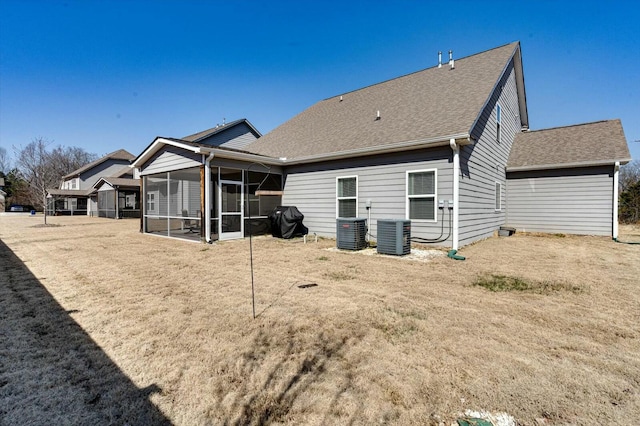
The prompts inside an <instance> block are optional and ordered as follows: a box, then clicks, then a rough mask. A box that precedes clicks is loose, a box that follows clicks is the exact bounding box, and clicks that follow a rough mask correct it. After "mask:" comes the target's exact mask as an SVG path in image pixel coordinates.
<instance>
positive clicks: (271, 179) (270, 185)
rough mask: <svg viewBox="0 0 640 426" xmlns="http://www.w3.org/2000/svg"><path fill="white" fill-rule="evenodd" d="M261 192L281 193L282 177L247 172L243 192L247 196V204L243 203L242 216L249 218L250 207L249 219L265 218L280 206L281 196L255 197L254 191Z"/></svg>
mask: <svg viewBox="0 0 640 426" xmlns="http://www.w3.org/2000/svg"><path fill="white" fill-rule="evenodd" d="M258 188H260V190H261V191H281V190H282V176H280V175H277V174H268V173H262V172H253V171H251V172H249V178H248V184H247V185H245V191H247V192H248V194H249V204H247V203H245V207H244V214H245V216H247V217H248V216H249V207H251V217H257V216H267V215H268V214H269V213H271V212H272V211H273V209H275V208H276V207H278V206H280V205H282V196H280V195H260V196H257V195H256V190H258Z"/></svg>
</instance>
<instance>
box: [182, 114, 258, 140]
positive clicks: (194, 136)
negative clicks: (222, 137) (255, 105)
mask: <svg viewBox="0 0 640 426" xmlns="http://www.w3.org/2000/svg"><path fill="white" fill-rule="evenodd" d="M240 123H246V124H247V126H249V128H250V129H251V131H252V132H253V133H254V135H255V136H256V137H258V138H259V137H260V136H262V134H261V133H260V132H259V131H258V130H257V129H256V128H255V127H253V125H252V124H251V123H249V120H247V119H246V118H241V119H239V120H235V121H231V122H229V123H226V124H219V125H217V126H216V127H212V128H211V129H207V130H203V131H201V132H198V133H194V134H192V135H188V136H185V137H183V138H182V140H184V141H188V142H199V141H201V140H203V139H206V138H208V137H210V136H213V135H215V134H216V133H221V132H222V131H226V130H228V129H230V128H231V127H234V126H237V125H238V124H240Z"/></svg>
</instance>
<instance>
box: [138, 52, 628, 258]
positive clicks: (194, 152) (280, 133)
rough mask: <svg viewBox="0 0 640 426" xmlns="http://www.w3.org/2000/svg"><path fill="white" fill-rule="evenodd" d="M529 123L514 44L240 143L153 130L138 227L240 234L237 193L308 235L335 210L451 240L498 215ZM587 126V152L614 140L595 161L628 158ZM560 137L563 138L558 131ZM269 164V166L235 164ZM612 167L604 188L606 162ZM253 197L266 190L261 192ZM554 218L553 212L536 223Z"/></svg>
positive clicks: (498, 222)
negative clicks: (276, 209)
mask: <svg viewBox="0 0 640 426" xmlns="http://www.w3.org/2000/svg"><path fill="white" fill-rule="evenodd" d="M617 125H618V127H620V131H621V126H620V124H619V122H617ZM613 127H615V126H613ZM528 128H529V119H528V112H527V103H526V95H525V87H524V75H523V69H522V58H521V51H520V44H519V43H518V42H515V43H510V44H507V45H505V46H501V47H498V48H495V49H491V50H488V51H486V52H482V53H479V54H476V55H472V56H469V57H466V58H462V59H459V60H456V61H455V62H454V61H453V59H450V61H449V62H448V63H446V64H439V65H438V66H435V67H432V68H428V69H425V70H423V71H419V72H416V73H412V74H409V75H405V76H402V77H399V78H395V79H392V80H388V81H385V82H382V83H379V84H374V85H371V86H368V87H365V88H363V89H359V90H355V91H352V92H348V93H344V94H342V95H339V96H334V97H331V98H328V99H325V100H323V101H320V102H318V103H317V104H315V105H313V106H311V107H310V108H308V109H307V110H305V111H303V112H302V113H300V114H298V115H297V116H295V117H293V118H292V119H291V120H289V121H287V122H286V123H284V124H283V125H281V126H279V127H278V128H276V129H275V130H273V131H272V132H270V133H269V134H267V135H265V136H263V137H261V138H259V139H256V140H255V141H254V142H253V143H250V144H248V145H244V146H242V147H230V146H224V145H220V146H219V147H212V146H206V145H202V144H200V143H198V142H197V141H196V142H193V141H192V142H189V141H186V140H185V139H186V138H183V139H182V140H179V139H170V138H157V139H156V140H155V141H154V142H153V143H152V144H151V145H150V146H149V147H148V148H147V149H146V150H145V151H144V152H143V153H142V154H141V155H140V156H139V157H138V158H137V159H136V160H135V161H134V163H133V164H134V166H135V167H139V168H140V169H141V175H142V176H143V182H144V184H143V185H144V186H143V193H144V197H146V200H147V203H146V206H145V212H144V217H145V222H144V224H143V225H144V226H143V230H144V232H149V233H160V234H162V235H168V236H180V235H184V234H185V229H186V228H185V226H184V223H183V222H181V218H182V217H184V216H188V217H190V218H196V220H200V218H205V223H204V226H201V227H200V228H199V231H200V233H199V236H200V237H201V238H203V239H205V240H208V241H210V240H213V239H217V238H220V239H224V238H238V237H242V236H244V235H246V234H247V231H246V225H245V222H247V219H246V218H247V217H248V216H249V213H250V212H249V209H248V208H247V205H246V202H245V201H244V200H245V198H246V195H245V194H246V193H247V192H248V193H249V204H251V205H255V206H256V208H253V207H251V212H254V211H256V210H258V211H259V214H260V216H263V217H264V216H266V213H265V212H266V206H269V205H271V204H273V203H276V204H277V203H280V202H281V203H282V204H283V205H295V206H297V207H298V209H299V210H300V211H301V212H302V213H303V214H304V215H305V219H304V223H305V225H306V226H307V227H309V229H310V231H311V232H314V233H317V234H318V235H322V236H329V237H335V235H336V219H337V218H338V217H364V218H367V219H368V226H369V231H370V233H371V235H372V236H373V238H375V235H376V233H377V220H379V219H410V220H411V223H412V225H411V234H412V238H415V240H416V241H419V242H425V243H434V244H439V245H443V246H450V247H452V248H454V249H457V248H458V247H459V246H462V245H465V244H469V243H471V242H473V241H477V240H479V239H482V238H486V237H489V236H491V235H493V234H494V232H495V231H496V230H497V229H498V228H499V227H500V226H502V225H505V224H506V223H507V222H508V213H509V212H512V210H510V209H509V207H508V206H509V203H510V195H509V188H510V184H509V181H508V179H507V178H508V177H509V178H511V177H513V179H514V180H515V179H517V178H518V177H519V176H518V175H516V172H517V171H518V169H517V167H518V166H517V163H516V160H515V157H513V158H512V159H510V158H511V157H510V155H511V154H512V145H513V144H514V140H517V141H518V144H517V145H518V146H520V142H519V141H520V140H524V142H523V144H524V145H527V142H526V140H527V138H528V137H529V135H535V134H536V133H538V132H528ZM608 130H609V131H613V130H612V128H609V129H608ZM549 132H552V130H549ZM616 132H617V130H616ZM572 137H573V136H572V134H571V133H568V134H565V133H563V134H562V138H569V139H571V138H572ZM593 137H594V138H595V139H594V141H593V142H594V143H596V144H597V146H598V147H599V148H598V149H600V148H601V147H603V146H609V145H610V144H614V145H615V146H616V148H615V149H611V150H608V149H606V150H605V149H603V150H601V151H602V152H603V153H604V157H606V158H605V159H603V160H602V161H606V162H607V164H614V163H620V164H624V163H626V162H627V161H629V154H628V150H627V148H626V142H624V140H623V142H624V143H621V142H620V140H619V138H618V137H617V136H612V135H611V134H610V133H607V131H606V130H605V132H604V133H598V134H596V135H593ZM534 142H535V141H534ZM559 143H566V146H567V147H569V146H570V144H569V143H568V142H567V141H565V140H564V139H562V140H561V141H559ZM241 149H242V150H241ZM584 149H586V150H589V149H592V146H591V145H585V147H584ZM574 151H575V150H574V149H573V148H571V149H569V148H568V149H567V150H566V152H565V154H566V155H567V156H568V157H569V158H570V157H571V155H572V154H573V153H574ZM516 152H517V151H516ZM513 155H514V156H515V155H516V154H513ZM524 155H525V157H526V154H524ZM576 158H578V157H576ZM589 158H591V157H589ZM512 161H513V162H512ZM535 161H537V160H535ZM580 161H582V160H580V159H578V160H576V162H580ZM561 163H562V164H565V161H564V159H562V160H560V159H558V161H555V162H552V163H549V164H541V163H539V162H537V163H536V164H537V165H542V166H545V167H551V169H552V170H553V169H557V168H562V167H564V166H562V165H560V164H561ZM603 164H604V163H603ZM508 166H509V169H507V167H508ZM574 166H575V165H574ZM591 166H592V164H589V167H591ZM198 169H200V170H199V171H200V172H199V173H198ZM267 169H269V173H270V176H268V175H267V174H264V175H256V176H251V175H250V174H248V172H247V171H250V172H251V173H254V170H255V173H257V172H264V171H266V170H267ZM507 170H509V176H507ZM577 171H578V172H579V171H580V170H577ZM511 172H514V173H511ZM611 173H612V175H611V182H610V185H609V192H610V193H611V194H613V191H614V184H613V181H614V180H615V173H613V168H611ZM539 174H541V173H539ZM247 176H250V178H248V177H247ZM262 176H265V177H269V182H271V184H270V187H269V188H264V187H260V189H266V190H269V191H271V192H262V193H260V194H259V195H257V196H256V194H255V189H256V187H257V186H258V185H259V182H261V180H260V178H261V177H262ZM279 179H281V187H278V180H279ZM184 182H189V185H188V193H189V194H191V193H192V191H194V190H199V191H201V192H200V208H199V209H198V203H197V199H196V198H195V196H194V198H193V200H192V201H191V203H190V204H189V209H181V207H182V206H184V205H185V204H184V203H183V204H180V203H177V204H176V203H175V202H173V201H172V197H173V198H175V197H177V196H179V195H180V194H183V195H182V197H183V199H184V190H181V189H180V188H184V187H185V183H184ZM247 182H248V184H247ZM181 191H182V192H181ZM167 194H169V195H167ZM264 194H268V196H271V197H274V199H263V197H264V196H265V195H264ZM280 194H282V195H280ZM280 197H281V198H280ZM158 199H160V200H161V202H160V203H156V200H158ZM609 199H610V202H611V205H612V207H611V214H610V215H609V216H608V223H609V230H610V233H611V234H613V235H614V236H615V232H616V231H615V225H614V223H617V221H616V216H615V215H614V214H613V212H614V211H615V210H616V205H617V197H614V196H613V195H609ZM263 204H264V206H265V209H263ZM163 209H164V210H163ZM180 210H183V211H182V215H181V213H180ZM185 210H186V213H187V214H186V215H185ZM194 211H195V212H196V213H194ZM514 213H515V212H514ZM575 213H576V212H575V211H572V212H571V213H570V214H575ZM577 213H579V212H577ZM253 216H254V214H253V213H252V214H251V217H252V218H253ZM513 217H514V220H515V217H516V216H513ZM559 217H560V216H559V214H556V215H555V216H554V214H553V213H551V214H550V217H549V219H548V220H551V221H552V220H555V219H557V218H559ZM575 220H576V221H577V220H579V219H578V218H575ZM252 223H253V220H252ZM600 230H601V228H598V229H595V228H594V229H589V228H588V227H586V228H584V229H582V230H581V231H584V232H585V233H598V232H600Z"/></svg>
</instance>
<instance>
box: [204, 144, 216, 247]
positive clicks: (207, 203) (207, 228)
mask: <svg viewBox="0 0 640 426" xmlns="http://www.w3.org/2000/svg"><path fill="white" fill-rule="evenodd" d="M213 157H214V153H213V152H210V153H209V156H208V157H207V159H206V160H205V162H204V239H205V241H206V242H207V243H208V244H211V160H212V159H213Z"/></svg>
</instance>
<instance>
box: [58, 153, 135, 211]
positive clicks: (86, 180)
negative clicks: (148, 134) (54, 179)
mask: <svg viewBox="0 0 640 426" xmlns="http://www.w3.org/2000/svg"><path fill="white" fill-rule="evenodd" d="M134 158H135V156H134V155H132V154H131V153H129V152H127V151H126V150H124V149H119V150H117V151H114V152H112V153H110V154H107V155H105V156H104V157H101V158H99V159H97V160H95V161H92V162H90V163H88V164H85V165H84V166H82V167H80V168H79V169H77V170H74V171H73V172H71V173H69V174H67V175H65V176H63V177H62V182H61V183H60V187H59V188H53V189H49V190H47V193H48V195H47V199H48V202H47V214H49V215H71V216H74V215H88V216H95V215H97V213H98V200H97V195H96V190H95V188H94V185H95V184H96V182H98V180H99V179H100V178H101V177H103V176H112V175H114V174H117V173H120V172H121V171H122V169H123V168H124V167H128V166H129V165H130V164H131V160H133V159H134Z"/></svg>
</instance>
